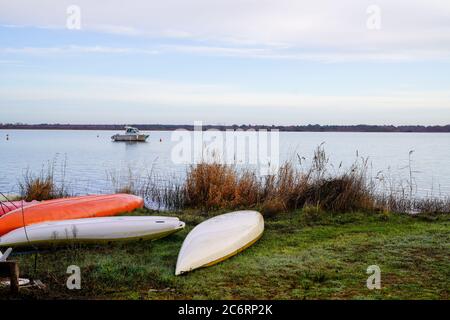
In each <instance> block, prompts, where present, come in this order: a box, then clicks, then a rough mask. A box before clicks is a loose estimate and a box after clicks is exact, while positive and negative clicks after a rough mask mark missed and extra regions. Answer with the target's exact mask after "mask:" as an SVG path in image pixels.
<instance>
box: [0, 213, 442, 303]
mask: <svg viewBox="0 0 450 320" xmlns="http://www.w3.org/2000/svg"><path fill="white" fill-rule="evenodd" d="M216 213H217V212H216ZM136 214H155V212H150V211H147V210H141V211H139V212H137V213H136ZM164 214H165V215H166V214H167V215H170V214H173V215H175V213H164ZM176 215H177V216H179V217H180V218H181V219H182V220H183V221H185V222H186V224H187V227H186V229H185V230H184V231H182V232H180V233H178V234H174V235H171V236H169V237H167V238H164V239H161V240H158V241H154V242H138V243H122V244H114V245H105V246H94V247H92V246H91V247H76V246H74V247H70V248H65V249H59V250H50V251H48V252H42V253H39V254H38V257H37V268H36V270H34V255H18V256H15V257H14V259H16V260H18V261H19V262H20V267H21V270H22V275H23V276H26V277H32V278H35V279H40V280H42V282H43V283H44V284H46V285H47V289H45V290H41V289H23V290H22V291H21V294H20V298H68V299H72V298H88V299H99V298H100V299H220V298H224V299H400V298H404V299H448V298H449V288H450V280H449V279H450V270H449V268H448V265H449V261H450V246H449V243H450V232H449V230H450V229H449V228H450V215H448V214H443V215H440V216H438V217H433V216H416V217H411V216H407V215H399V214H392V215H388V214H382V213H378V214H373V213H372V214H371V213H358V212H354V213H340V214H338V213H334V214H332V213H327V212H321V211H317V210H311V209H304V210H296V211H292V212H290V213H280V214H277V215H276V216H273V217H270V218H266V229H265V233H264V236H263V237H262V238H261V240H259V241H258V242H257V243H256V244H255V245H253V246H252V247H250V248H249V249H248V250H246V251H244V252H243V253H241V254H239V255H237V256H235V257H233V258H231V259H229V260H226V261H224V262H223V263H221V264H218V265H216V266H213V267H210V268H205V269H199V270H197V271H194V272H192V273H189V274H187V275H185V276H180V277H175V276H174V269H175V263H176V259H177V254H178V250H179V248H180V246H181V244H182V241H183V239H184V237H185V236H186V234H187V233H188V232H189V230H191V229H192V227H194V226H195V225H196V224H198V223H199V222H201V221H202V220H203V219H205V218H207V216H208V215H199V214H198V212H197V211H195V210H191V211H183V212H181V213H177V214H176ZM209 215H210V214H209ZM73 264H74V265H78V266H79V267H80V268H81V275H82V289H81V290H79V291H70V290H68V289H66V287H65V283H66V280H67V277H68V275H67V274H66V269H67V267H68V266H69V265H73ZM374 264H375V265H378V266H379V267H380V268H381V284H382V289H381V290H368V289H367V288H366V279H367V277H368V275H367V274H366V269H367V267H368V266H370V265H374ZM0 295H1V296H2V297H7V293H6V291H5V290H3V291H0Z"/></svg>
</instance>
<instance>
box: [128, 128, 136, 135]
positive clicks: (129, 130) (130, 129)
mask: <svg viewBox="0 0 450 320" xmlns="http://www.w3.org/2000/svg"><path fill="white" fill-rule="evenodd" d="M126 133H127V134H136V133H138V129H136V128H127V131H126Z"/></svg>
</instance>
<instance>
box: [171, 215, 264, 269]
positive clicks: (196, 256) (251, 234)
mask: <svg viewBox="0 0 450 320" xmlns="http://www.w3.org/2000/svg"><path fill="white" fill-rule="evenodd" d="M263 231H264V219H263V217H262V215H261V214H260V213H259V212H256V211H236V212H231V213H226V214H222V215H220V216H216V217H214V218H211V219H208V220H206V221H204V222H202V223H200V224H199V225H197V226H196V227H195V228H194V229H192V231H191V232H190V233H189V234H188V235H187V237H186V239H185V240H184V242H183V245H182V247H181V250H180V253H179V255H178V261H177V266H176V269H175V275H180V274H182V273H185V272H189V271H191V270H194V269H197V268H201V267H208V266H211V265H214V264H216V263H218V262H221V261H223V260H225V259H227V258H229V257H231V256H233V255H235V254H237V253H239V252H240V251H242V250H244V249H246V248H248V247H249V246H251V245H252V244H253V243H255V242H256V241H257V240H258V239H259V238H260V237H261V236H262V234H263Z"/></svg>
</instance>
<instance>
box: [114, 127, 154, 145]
mask: <svg viewBox="0 0 450 320" xmlns="http://www.w3.org/2000/svg"><path fill="white" fill-rule="evenodd" d="M148 137H149V135H148V134H143V133H140V132H139V129H138V128H134V127H128V126H127V127H125V134H115V135H113V136H112V137H111V139H112V140H113V141H130V142H145V141H146V140H147V138H148Z"/></svg>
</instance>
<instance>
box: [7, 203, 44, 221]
mask: <svg viewBox="0 0 450 320" xmlns="http://www.w3.org/2000/svg"><path fill="white" fill-rule="evenodd" d="M36 203H39V201H36V200H33V201H30V202H26V201H24V200H19V201H0V217H1V216H2V215H4V214H7V213H8V212H10V211H12V210H16V209H20V208H22V207H23V208H25V207H28V206H31V205H33V204H36Z"/></svg>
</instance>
